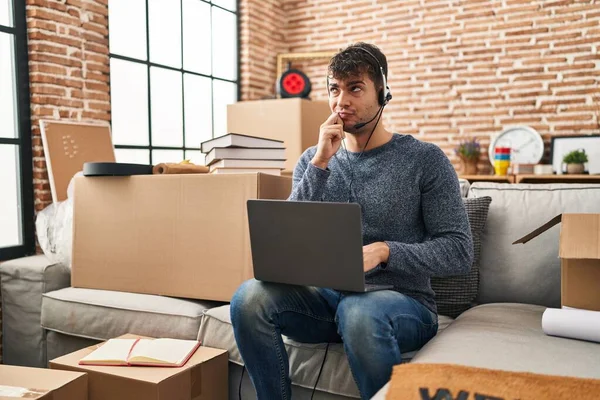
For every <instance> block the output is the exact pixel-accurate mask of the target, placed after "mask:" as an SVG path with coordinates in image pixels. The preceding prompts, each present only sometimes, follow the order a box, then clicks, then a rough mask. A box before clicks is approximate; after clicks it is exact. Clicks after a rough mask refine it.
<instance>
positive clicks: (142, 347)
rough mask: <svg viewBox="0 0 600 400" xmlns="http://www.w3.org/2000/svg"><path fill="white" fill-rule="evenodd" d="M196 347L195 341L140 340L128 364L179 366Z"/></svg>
mask: <svg viewBox="0 0 600 400" xmlns="http://www.w3.org/2000/svg"><path fill="white" fill-rule="evenodd" d="M197 345H198V342H197V341H196V340H180V339H154V340H152V339H142V340H140V341H139V342H138V343H137V344H136V345H135V347H134V348H133V350H132V351H131V355H130V356H129V362H132V363H133V362H146V363H152V362H155V363H165V364H173V365H177V364H181V363H182V362H183V361H184V360H185V359H186V358H187V357H188V355H189V354H190V353H191V351H192V350H193V349H194V347H196V346H197Z"/></svg>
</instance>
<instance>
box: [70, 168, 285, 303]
mask: <svg viewBox="0 0 600 400" xmlns="http://www.w3.org/2000/svg"><path fill="white" fill-rule="evenodd" d="M291 181H292V180H291V178H289V177H282V176H273V175H267V174H260V173H248V174H224V175H209V174H186V175H138V176H131V177H77V178H76V179H75V199H74V203H73V204H74V214H73V257H72V274H71V284H72V286H73V287H81V288H89V289H105V290H116V291H125V292H133V293H146V294H156V295H167V296H174V297H184V298H195V299H204V300H217V301H229V300H231V296H232V295H233V293H235V291H236V289H237V288H238V287H239V285H240V284H241V283H242V282H244V281H245V280H247V279H250V278H252V277H253V276H254V274H253V269H252V257H251V255H252V253H251V250H250V234H249V231H248V216H247V209H246V201H247V200H248V199H286V198H287V197H288V196H289V194H290V191H291V185H292V182H291Z"/></svg>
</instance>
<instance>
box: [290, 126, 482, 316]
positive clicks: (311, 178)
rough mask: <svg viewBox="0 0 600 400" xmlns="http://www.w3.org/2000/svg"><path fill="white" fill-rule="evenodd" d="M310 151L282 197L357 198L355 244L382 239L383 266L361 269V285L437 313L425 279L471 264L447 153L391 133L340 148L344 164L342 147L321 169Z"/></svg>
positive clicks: (462, 269)
mask: <svg viewBox="0 0 600 400" xmlns="http://www.w3.org/2000/svg"><path fill="white" fill-rule="evenodd" d="M316 150H317V148H316V146H313V147H311V148H309V149H307V150H306V151H305V152H304V154H303V155H302V156H301V157H300V160H299V161H298V164H297V165H296V168H295V170H294V179H293V189H292V193H291V195H290V197H289V200H299V201H329V202H347V201H351V202H356V203H359V204H360V205H361V206H362V212H363V216H362V220H363V244H364V245H367V244H370V243H373V242H383V241H384V242H386V243H387V244H388V246H389V248H390V256H389V260H388V262H387V264H381V265H379V266H377V267H376V268H375V269H373V270H371V271H369V272H367V273H366V275H365V279H366V282H367V283H379V284H392V285H394V289H395V290H397V291H398V292H401V293H403V294H405V295H408V296H411V297H413V298H415V299H416V300H418V301H419V302H421V303H422V304H424V305H425V306H426V307H427V308H428V309H430V310H431V311H434V312H437V308H436V305H435V300H434V296H435V295H434V292H433V290H432V289H431V283H430V277H431V276H451V275H460V274H465V273H467V272H468V271H469V269H470V268H471V264H472V262H473V242H472V238H471V231H470V228H469V221H468V219H467V214H466V211H465V208H464V205H463V201H462V199H461V195H460V188H459V184H458V178H457V176H456V173H455V172H454V169H453V167H452V165H451V164H450V161H449V160H448V157H446V155H445V154H444V153H443V152H442V150H441V149H440V148H439V147H438V146H436V145H434V144H431V143H426V142H421V141H419V140H417V139H415V138H414V137H413V136H410V135H399V134H394V135H393V137H392V139H391V140H390V141H389V142H387V143H385V144H384V145H382V146H379V147H376V148H374V149H371V150H368V151H365V152H364V153H363V154H362V156H360V157H359V153H352V152H348V154H347V155H348V158H349V161H350V164H351V165H352V168H350V166H349V164H348V158H346V153H345V151H344V150H343V148H342V147H340V150H339V151H338V152H337V154H336V155H335V157H333V158H332V159H331V160H330V161H329V165H328V167H327V169H326V170H324V169H321V168H318V167H315V166H314V165H312V164H311V162H310V160H311V159H312V158H313V156H314V155H315V152H316ZM352 175H354V180H353V183H352V187H351V188H350V181H351V178H352Z"/></svg>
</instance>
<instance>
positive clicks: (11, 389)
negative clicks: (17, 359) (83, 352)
mask: <svg viewBox="0 0 600 400" xmlns="http://www.w3.org/2000/svg"><path fill="white" fill-rule="evenodd" d="M16 398H19V399H21V398H25V399H44V400H87V398H88V377H87V375H86V374H84V373H81V372H67V371H51V370H48V369H44V368H25V367H15V366H12V365H10V366H9V365H0V400H4V399H7V400H8V399H13V400H14V399H16Z"/></svg>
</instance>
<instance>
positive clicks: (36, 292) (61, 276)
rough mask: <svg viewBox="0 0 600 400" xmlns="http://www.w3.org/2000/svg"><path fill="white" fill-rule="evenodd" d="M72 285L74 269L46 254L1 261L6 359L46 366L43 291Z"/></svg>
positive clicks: (7, 360)
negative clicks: (42, 314) (53, 260)
mask: <svg viewBox="0 0 600 400" xmlns="http://www.w3.org/2000/svg"><path fill="white" fill-rule="evenodd" d="M70 284H71V270H70V269H69V267H67V266H65V265H62V264H54V263H52V262H51V261H50V260H48V258H47V257H46V256H44V255H36V256H31V257H23V258H19V259H16V260H11V261H7V262H4V263H2V264H0V295H1V296H2V330H3V335H2V353H3V357H2V358H3V362H4V363H5V364H11V365H23V366H31V367H46V338H45V333H44V330H43V329H42V326H41V311H42V294H44V293H47V292H51V291H54V290H58V289H62V288H65V287H68V286H70Z"/></svg>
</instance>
